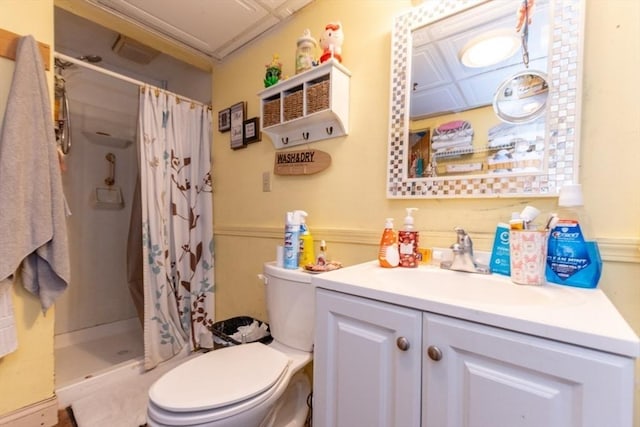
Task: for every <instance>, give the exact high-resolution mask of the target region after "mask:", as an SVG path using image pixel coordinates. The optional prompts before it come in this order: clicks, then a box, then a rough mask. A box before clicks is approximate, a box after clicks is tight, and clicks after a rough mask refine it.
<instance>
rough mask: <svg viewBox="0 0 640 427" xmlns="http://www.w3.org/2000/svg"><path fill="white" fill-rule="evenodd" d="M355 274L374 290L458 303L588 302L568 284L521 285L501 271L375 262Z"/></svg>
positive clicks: (357, 270) (494, 304)
mask: <svg viewBox="0 0 640 427" xmlns="http://www.w3.org/2000/svg"><path fill="white" fill-rule="evenodd" d="M358 267H359V268H358ZM353 273H354V275H355V276H356V277H358V279H357V280H359V281H360V282H362V283H364V284H366V286H367V287H369V288H372V289H378V290H390V291H393V292H395V293H399V294H403V295H406V296H410V297H414V298H428V299H430V300H435V301H438V302H441V303H450V304H456V305H458V304H464V303H465V302H466V303H470V304H473V305H481V306H498V305H499V306H519V307H522V306H545V307H552V306H563V305H565V306H567V305H576V304H580V303H581V302H583V301H584V296H583V295H582V294H581V293H580V292H579V291H577V290H576V289H574V288H569V287H566V286H560V285H553V284H550V285H543V286H526V285H517V284H515V283H513V282H512V281H511V280H510V279H509V277H505V276H500V275H497V274H491V275H484V274H474V273H465V272H459V271H451V270H445V269H440V268H437V267H433V266H420V267H418V268H381V267H380V266H378V264H377V263H376V262H372V263H365V264H361V265H359V266H356V268H355V270H354V272H353ZM354 284H355V283H354Z"/></svg>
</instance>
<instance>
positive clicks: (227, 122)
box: [218, 108, 231, 132]
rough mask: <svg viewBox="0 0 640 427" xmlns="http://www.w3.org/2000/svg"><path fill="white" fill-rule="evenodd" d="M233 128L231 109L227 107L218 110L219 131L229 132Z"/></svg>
mask: <svg viewBox="0 0 640 427" xmlns="http://www.w3.org/2000/svg"><path fill="white" fill-rule="evenodd" d="M229 129H231V109H230V108H225V109H224V110H220V111H218V132H227V131H228V130H229Z"/></svg>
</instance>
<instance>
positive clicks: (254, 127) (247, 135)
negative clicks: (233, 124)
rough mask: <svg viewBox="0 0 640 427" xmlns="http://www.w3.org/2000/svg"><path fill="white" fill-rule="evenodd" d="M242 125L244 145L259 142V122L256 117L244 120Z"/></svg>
mask: <svg viewBox="0 0 640 427" xmlns="http://www.w3.org/2000/svg"><path fill="white" fill-rule="evenodd" d="M243 125H244V143H245V144H251V143H252V142H258V141H260V122H259V119H258V118H257V117H253V118H250V119H248V120H245V121H244V123H243Z"/></svg>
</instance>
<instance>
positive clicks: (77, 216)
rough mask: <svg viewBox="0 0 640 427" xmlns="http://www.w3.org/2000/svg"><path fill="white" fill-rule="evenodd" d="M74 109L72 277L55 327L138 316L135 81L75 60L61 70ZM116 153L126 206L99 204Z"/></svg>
mask: <svg viewBox="0 0 640 427" xmlns="http://www.w3.org/2000/svg"><path fill="white" fill-rule="evenodd" d="M63 77H64V79H65V82H66V88H67V96H68V98H69V108H70V111H71V136H72V145H71V150H70V152H69V153H68V155H67V156H66V157H65V162H66V171H65V172H63V186H64V192H65V196H66V198H67V202H68V205H69V208H70V210H71V216H70V217H68V219H67V225H68V235H69V250H70V259H71V283H70V286H69V288H68V290H67V291H66V292H65V293H64V294H63V295H62V296H61V297H60V298H59V299H58V300H57V302H56V324H55V332H56V334H61V333H65V332H71V331H76V330H79V329H84V328H88V327H92V326H96V325H101V324H105V323H110V322H114V321H118V320H124V319H129V318H132V317H136V311H135V308H134V306H133V303H132V300H131V297H130V295H129V290H128V287H127V275H126V254H127V248H126V244H127V235H128V230H129V219H130V215H131V202H132V199H133V190H134V184H135V178H136V174H137V153H136V150H137V149H136V143H135V141H136V126H137V111H138V87H137V86H135V85H133V84H130V83H127V82H124V81H121V80H118V79H115V78H113V77H110V76H106V75H103V74H100V73H98V72H95V71H92V70H88V69H84V68H82V67H79V66H72V67H69V68H67V69H66V70H64V71H63ZM108 153H112V154H113V155H114V156H115V184H114V186H113V187H114V188H119V189H120V190H121V191H122V196H123V201H124V206H123V207H122V208H118V206H117V205H109V204H106V205H105V204H100V205H99V206H97V205H96V203H95V194H96V189H98V188H105V187H107V185H106V184H105V179H106V178H107V177H108V176H109V174H110V170H109V163H108V162H107V160H106V156H107V154H108Z"/></svg>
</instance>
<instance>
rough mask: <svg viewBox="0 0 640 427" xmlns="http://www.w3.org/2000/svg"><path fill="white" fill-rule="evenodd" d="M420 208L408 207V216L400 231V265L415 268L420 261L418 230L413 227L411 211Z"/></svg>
mask: <svg viewBox="0 0 640 427" xmlns="http://www.w3.org/2000/svg"><path fill="white" fill-rule="evenodd" d="M417 210H418V208H407V216H406V217H404V226H403V227H402V230H400V231H399V232H398V242H399V245H400V267H410V268H415V267H417V266H418V264H419V263H420V254H419V252H418V232H417V231H416V230H415V229H414V227H413V216H411V213H412V212H413V211H417Z"/></svg>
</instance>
